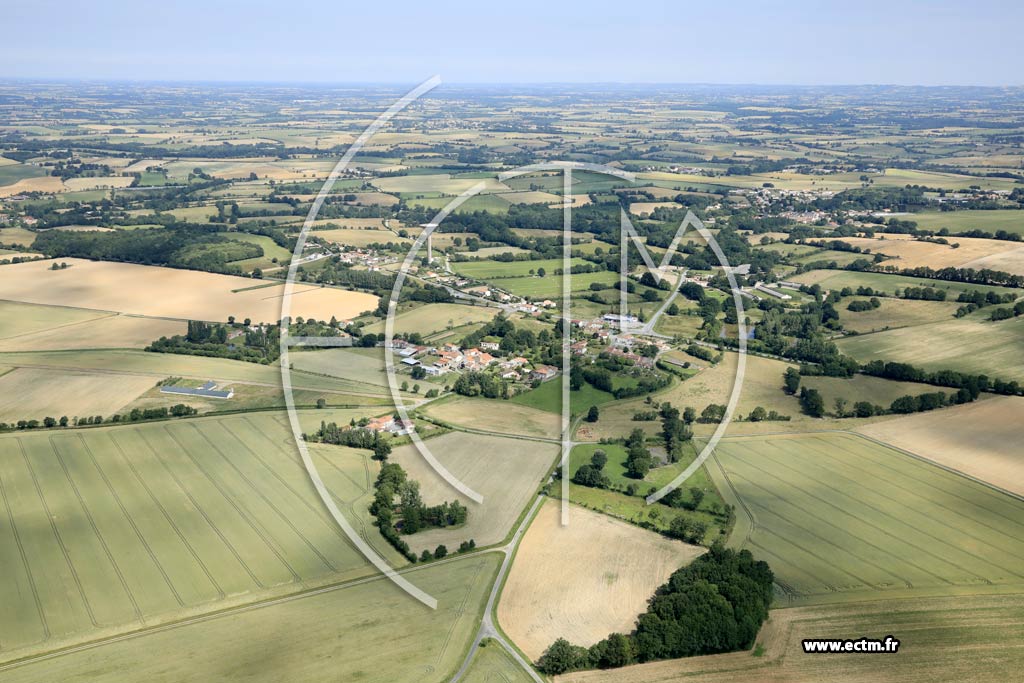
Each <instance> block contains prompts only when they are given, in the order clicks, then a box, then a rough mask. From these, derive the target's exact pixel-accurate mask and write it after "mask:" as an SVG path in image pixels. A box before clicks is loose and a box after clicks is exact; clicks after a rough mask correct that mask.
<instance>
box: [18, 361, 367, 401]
mask: <svg viewBox="0 0 1024 683" xmlns="http://www.w3.org/2000/svg"><path fill="white" fill-rule="evenodd" d="M0 365H9V366H21V367H42V368H58V369H59V368H67V369H82V370H99V371H106V372H111V373H130V374H137V373H141V374H146V375H161V376H164V377H170V376H175V377H189V378H196V379H214V380H224V381H238V382H250V383H255V384H266V385H268V386H272V387H280V386H281V368H280V366H279V365H278V364H277V363H273V364H270V365H260V364H258V363H246V362H243V361H236V360H228V359H225V358H208V357H204V356H184V355H178V354H173V353H148V352H146V351H134V350H116V351H115V350H86V351H73V352H72V351H36V352H31V351H25V352H11V353H0ZM292 385H293V386H295V387H298V388H302V389H313V390H320V391H337V392H351V393H357V394H358V393H366V394H372V395H384V391H385V390H384V389H383V388H381V387H377V386H373V385H368V384H365V383H361V382H354V381H351V380H346V379H344V378H340V377H324V376H320V375H314V374H312V373H308V372H303V371H301V370H296V371H293V372H292Z"/></svg>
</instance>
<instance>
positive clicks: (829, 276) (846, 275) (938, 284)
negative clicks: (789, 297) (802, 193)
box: [789, 270, 1021, 301]
mask: <svg viewBox="0 0 1024 683" xmlns="http://www.w3.org/2000/svg"><path fill="white" fill-rule="evenodd" d="M789 279H790V280H792V281H793V282H800V283H803V284H806V285H821V286H822V287H823V288H824V289H829V290H832V289H842V288H843V287H852V288H853V289H854V290H856V289H857V287H871V288H872V289H875V290H878V291H882V292H885V293H887V294H890V295H892V294H894V293H895V292H896V290H897V289H901V290H902V289H904V288H906V287H931V288H932V289H944V290H946V299H947V300H948V301H956V298H957V296H958V295H959V294H960V292H970V291H975V290H977V291H981V292H996V293H998V294H1008V293H1009V294H1015V295H1019V294H1020V293H1021V290H1019V289H1011V288H1008V287H994V286H991V285H973V284H968V283H966V282H950V281H948V280H930V279H926V278H920V277H907V276H905V275H889V274H886V273H864V272H856V271H852V270H809V271H807V272H806V273H801V274H799V275H793V276H792V277H790V278H789Z"/></svg>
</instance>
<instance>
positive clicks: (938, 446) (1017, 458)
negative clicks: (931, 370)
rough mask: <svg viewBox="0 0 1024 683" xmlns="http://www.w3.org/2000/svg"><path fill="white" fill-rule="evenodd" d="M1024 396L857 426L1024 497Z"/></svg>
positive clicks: (1000, 398) (898, 445) (1003, 398)
mask: <svg viewBox="0 0 1024 683" xmlns="http://www.w3.org/2000/svg"><path fill="white" fill-rule="evenodd" d="M1022 411H1024V399H1022V398H1020V397H1017V396H999V397H994V398H988V399H986V400H984V401H976V402H975V403H968V404H966V405H962V406H956V407H955V408H949V409H946V410H937V411H933V412H928V413H919V414H917V415H909V416H906V417H898V418H895V419H891V420H886V421H884V422H879V423H877V424H872V425H867V426H864V427H861V428H860V429H858V430H857V431H859V432H860V433H862V434H865V435H867V436H870V437H872V438H875V439H878V440H879V441H884V442H886V443H888V444H892V445H893V446H896V447H897V448H902V449H904V450H907V451H910V452H912V453H915V454H917V455H919V456H921V457H923V458H927V459H929V460H932V461H934V462H937V463H938V464H940V465H943V466H945V467H951V468H953V469H955V470H957V471H959V472H963V473H965V474H967V475H970V476H972V477H975V478H977V479H981V480H982V481H987V482H989V483H991V484H993V485H995V486H998V487H1000V488H1002V489H1005V490H1007V491H1012V492H1013V493H1016V494H1018V495H1021V496H1024V454H1022V452H1021V449H1020V448H1019V445H1018V441H1019V438H1020V427H1019V417H1020V415H1022V414H1024V412H1022Z"/></svg>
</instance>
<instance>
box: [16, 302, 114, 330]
mask: <svg viewBox="0 0 1024 683" xmlns="http://www.w3.org/2000/svg"><path fill="white" fill-rule="evenodd" d="M110 315H112V314H111V313H103V312H101V311H92V310H87V309H84V308H67V307H65V306H40V305H37V304H24V303H20V302H16V301H0V339H10V338H11V337H18V336H21V335H27V334H32V333H35V332H41V331H43V330H50V329H54V328H58V327H62V326H65V325H74V324H77V323H82V322H85V321H87V320H97V319H99V318H104V317H109V316H110Z"/></svg>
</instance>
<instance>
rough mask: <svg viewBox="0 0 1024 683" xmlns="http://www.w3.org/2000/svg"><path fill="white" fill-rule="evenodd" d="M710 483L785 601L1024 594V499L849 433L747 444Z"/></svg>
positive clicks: (730, 452) (725, 454) (731, 447)
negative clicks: (731, 508)
mask: <svg viewBox="0 0 1024 683" xmlns="http://www.w3.org/2000/svg"><path fill="white" fill-rule="evenodd" d="M716 458H717V463H713V464H711V465H710V468H709V469H710V471H711V473H712V477H713V478H714V479H715V480H716V482H717V483H718V485H719V490H721V491H722V492H723V495H724V496H725V497H726V499H727V500H728V499H729V497H730V496H733V497H735V500H736V501H737V503H738V505H739V506H740V509H741V510H742V512H739V511H738V514H740V515H742V516H745V517H746V518H747V520H746V522H744V521H740V522H739V523H738V525H737V532H736V533H735V534H734V535H733V537H732V538H731V539H730V543H731V544H734V545H736V546H740V547H744V548H749V549H750V550H751V551H752V552H754V553H755V554H756V555H757V556H758V557H761V558H762V559H765V560H767V561H768V562H769V564H770V565H771V567H772V571H774V572H775V577H776V583H777V585H778V587H779V588H780V590H781V594H780V598H781V599H782V600H783V602H791V603H805V604H807V603H822V602H835V601H844V600H850V599H865V598H868V597H872V596H874V597H878V598H882V597H884V596H885V595H886V594H889V595H890V596H891V597H905V596H907V595H914V594H915V593H921V594H927V595H941V594H947V595H948V594H967V593H973V592H990V591H993V590H999V591H1000V592H1007V591H1012V590H1018V589H1020V588H1022V587H1024V569H1022V567H1024V563H1022V560H1024V501H1021V500H1017V499H1014V498H1011V497H1009V496H1007V495H1005V494H1003V493H999V492H997V491H994V490H992V489H991V488H989V487H986V486H984V485H982V484H979V483H976V482H973V481H970V480H968V479H965V478H963V477H959V476H957V475H955V474H951V473H949V472H946V471H944V470H942V469H939V468H937V467H935V466H934V465H930V464H928V463H925V462H921V461H919V460H916V459H914V458H911V457H908V456H906V455H902V454H900V453H899V452H898V451H895V450H892V449H889V448H887V447H885V446H882V445H879V444H877V443H874V442H871V441H869V440H866V439H863V438H861V437H858V436H854V435H849V434H832V433H828V434H808V435H799V436H783V437H739V438H735V439H727V440H724V441H722V442H721V443H720V444H719V447H718V449H717V452H716Z"/></svg>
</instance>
